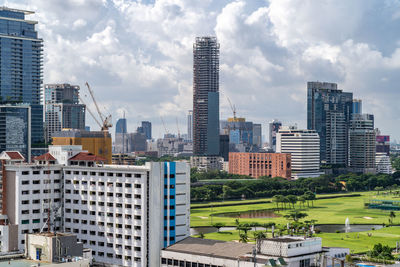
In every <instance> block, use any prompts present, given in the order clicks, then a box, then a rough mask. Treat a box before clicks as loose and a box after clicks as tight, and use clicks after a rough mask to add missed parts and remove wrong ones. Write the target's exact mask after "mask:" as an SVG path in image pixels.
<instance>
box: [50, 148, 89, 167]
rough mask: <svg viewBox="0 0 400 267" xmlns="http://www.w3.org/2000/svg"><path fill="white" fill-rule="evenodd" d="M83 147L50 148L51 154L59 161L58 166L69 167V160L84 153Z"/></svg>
mask: <svg viewBox="0 0 400 267" xmlns="http://www.w3.org/2000/svg"><path fill="white" fill-rule="evenodd" d="M82 151H83V150H82V146H78V145H71V146H49V153H50V154H51V155H52V156H53V157H54V158H56V159H57V163H58V164H62V165H67V163H68V159H69V158H71V157H73V156H75V155H76V154H78V153H80V152H82Z"/></svg>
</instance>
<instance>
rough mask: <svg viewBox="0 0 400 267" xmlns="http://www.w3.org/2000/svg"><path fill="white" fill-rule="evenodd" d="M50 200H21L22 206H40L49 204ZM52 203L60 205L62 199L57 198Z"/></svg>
mask: <svg viewBox="0 0 400 267" xmlns="http://www.w3.org/2000/svg"><path fill="white" fill-rule="evenodd" d="M49 201H50V200H49V199H42V200H41V199H33V200H32V201H30V200H21V204H22V205H29V204H30V203H32V204H40V203H49ZM52 202H55V203H58V202H61V199H60V198H55V199H52Z"/></svg>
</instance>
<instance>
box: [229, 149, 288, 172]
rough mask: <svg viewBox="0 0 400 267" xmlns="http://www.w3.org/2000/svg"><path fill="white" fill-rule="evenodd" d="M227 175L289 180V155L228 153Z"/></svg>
mask: <svg viewBox="0 0 400 267" xmlns="http://www.w3.org/2000/svg"><path fill="white" fill-rule="evenodd" d="M229 173H232V174H240V175H248V176H251V177H254V178H258V177H261V176H269V177H283V178H290V177H291V176H292V171H291V155H290V154H285V153H236V152H230V153H229Z"/></svg>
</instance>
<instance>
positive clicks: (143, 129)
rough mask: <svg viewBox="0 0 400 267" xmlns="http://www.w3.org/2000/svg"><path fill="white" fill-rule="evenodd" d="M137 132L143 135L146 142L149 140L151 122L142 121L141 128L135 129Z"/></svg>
mask: <svg viewBox="0 0 400 267" xmlns="http://www.w3.org/2000/svg"><path fill="white" fill-rule="evenodd" d="M137 132H138V133H141V134H144V136H145V137H146V139H147V140H150V139H151V122H149V121H142V126H140V127H138V128H137Z"/></svg>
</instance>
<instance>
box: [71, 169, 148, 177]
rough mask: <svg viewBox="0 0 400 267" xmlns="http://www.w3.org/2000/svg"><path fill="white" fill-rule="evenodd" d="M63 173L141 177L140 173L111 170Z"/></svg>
mask: <svg viewBox="0 0 400 267" xmlns="http://www.w3.org/2000/svg"><path fill="white" fill-rule="evenodd" d="M65 174H74V175H88V174H89V175H90V176H108V177H127V178H132V177H134V178H142V175H141V174H140V173H134V174H132V173H120V172H118V173H113V172H88V171H70V170H67V171H65Z"/></svg>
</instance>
